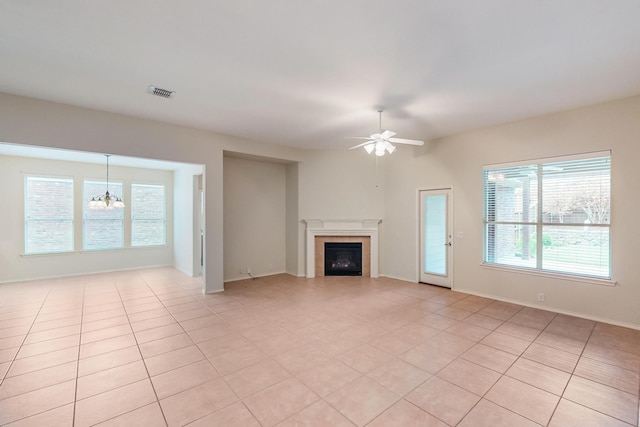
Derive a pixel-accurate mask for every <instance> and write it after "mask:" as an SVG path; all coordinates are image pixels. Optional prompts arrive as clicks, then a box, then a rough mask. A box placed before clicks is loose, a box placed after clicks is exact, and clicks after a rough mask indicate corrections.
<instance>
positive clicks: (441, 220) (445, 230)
mask: <svg viewBox="0 0 640 427" xmlns="http://www.w3.org/2000/svg"><path fill="white" fill-rule="evenodd" d="M452 219H453V215H452V212H451V189H450V188H446V189H439V190H423V191H420V281H421V282H423V283H429V284H432V285H438V286H444V287H447V288H450V287H451V266H452V255H453V251H452V249H451V244H452V238H451V237H452V236H451V229H452V222H453V221H452Z"/></svg>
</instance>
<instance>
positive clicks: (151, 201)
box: [131, 184, 166, 246]
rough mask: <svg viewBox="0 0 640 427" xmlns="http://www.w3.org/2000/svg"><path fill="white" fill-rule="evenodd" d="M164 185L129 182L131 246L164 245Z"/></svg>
mask: <svg viewBox="0 0 640 427" xmlns="http://www.w3.org/2000/svg"><path fill="white" fill-rule="evenodd" d="M165 205H166V201H165V195H164V185H151V184H131V246H154V245H164V244H165V241H166V226H165V224H166V219H165Z"/></svg>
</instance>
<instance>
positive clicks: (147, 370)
mask: <svg viewBox="0 0 640 427" xmlns="http://www.w3.org/2000/svg"><path fill="white" fill-rule="evenodd" d="M136 274H139V273H138V272H136ZM139 275H140V274H139ZM140 277H141V278H142V281H143V282H144V284H145V286H146V287H147V288H149V290H151V292H152V293H153V295H154V296H155V297H156V298H157V296H156V294H155V292H153V289H151V287H150V286H149V284H148V283H147V281H146V280H145V278H144V276H143V275H140ZM114 286H115V288H116V291H117V292H118V296H119V297H120V302H121V303H122V308H123V310H124V315H125V316H126V317H127V322H129V323H128V325H129V328H131V334H132V335H133V339H134V340H135V342H136V347H137V349H138V353H139V354H140V359H141V360H142V364H143V365H144V370H145V372H146V373H147V379H148V380H149V383H150V384H151V389H152V390H153V394H154V395H155V397H156V403H157V404H158V407H159V408H160V413H161V414H162V419H163V420H164V422H165V424H166V425H167V426H168V425H169V423H168V421H167V417H166V415H165V413H164V410H163V409H162V405H160V399H159V398H158V392H157V391H156V388H155V386H154V385H153V381H151V374H150V373H149V369H148V368H147V363H146V362H145V360H144V356H143V354H142V351H141V350H140V343H139V342H138V337H136V334H135V332H134V330H133V328H132V327H131V320H130V318H129V312H128V311H127V308H126V306H125V303H124V300H123V299H122V292H121V291H120V287H119V286H118V282H117V281H114ZM144 406H147V405H144ZM144 406H141V407H144ZM137 409H140V408H134V409H132V410H131V411H127V412H125V414H126V413H129V412H132V411H135V410H137ZM120 415H124V414H119V415H117V416H120ZM113 418H115V417H113ZM110 419H112V418H110ZM104 421H106V420H103V421H101V422H104Z"/></svg>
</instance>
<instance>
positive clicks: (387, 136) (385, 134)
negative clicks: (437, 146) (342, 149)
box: [349, 107, 424, 156]
mask: <svg viewBox="0 0 640 427" xmlns="http://www.w3.org/2000/svg"><path fill="white" fill-rule="evenodd" d="M383 111H384V109H383V108H382V107H380V108H379V109H378V113H379V115H380V120H379V128H380V131H379V132H378V133H374V134H371V135H369V136H368V137H367V136H351V137H350V138H356V139H366V140H367V141H366V142H363V143H362V144H358V145H354V146H353V147H351V148H349V149H350V150H353V149H354V148H360V147H364V149H365V150H367V153H369V154H371V153H372V152H374V151H375V153H376V156H384V153H385V152H388V153H389V154H391V153H393V152H394V151H396V147H395V146H394V145H393V144H392V142H393V143H394V144H408V145H424V141H418V140H415V139H404V138H392V137H393V136H394V135H396V133H395V132H392V131H390V130H383V129H382V112H383Z"/></svg>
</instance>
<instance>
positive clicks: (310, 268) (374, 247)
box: [303, 219, 382, 279]
mask: <svg viewBox="0 0 640 427" xmlns="http://www.w3.org/2000/svg"><path fill="white" fill-rule="evenodd" d="M303 221H304V223H305V224H306V225H307V233H306V237H307V251H306V264H305V265H306V269H307V278H309V279H312V278H314V277H315V265H314V263H315V244H314V242H315V238H316V236H368V237H370V239H371V277H378V226H379V224H380V223H381V222H382V220H381V219H344V220H339V219H304V220H303Z"/></svg>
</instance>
